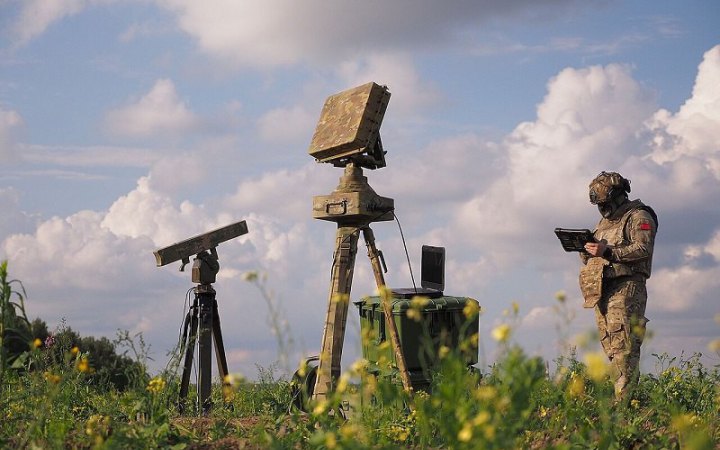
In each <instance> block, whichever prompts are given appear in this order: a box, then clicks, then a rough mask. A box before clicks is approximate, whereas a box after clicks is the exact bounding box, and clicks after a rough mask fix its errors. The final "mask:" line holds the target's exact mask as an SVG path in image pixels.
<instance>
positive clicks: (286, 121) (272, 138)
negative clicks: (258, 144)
mask: <svg viewBox="0 0 720 450" xmlns="http://www.w3.org/2000/svg"><path fill="white" fill-rule="evenodd" d="M316 121H317V113H315V112H313V113H310V112H309V111H307V110H306V109H305V108H303V107H302V106H293V107H289V108H276V109H273V110H270V111H268V112H266V113H265V114H263V115H262V117H260V119H258V129H259V132H260V137H261V138H262V139H264V140H265V141H268V142H279V143H296V142H302V141H303V140H305V139H306V138H307V136H308V130H313V129H314V128H315V123H316Z"/></svg>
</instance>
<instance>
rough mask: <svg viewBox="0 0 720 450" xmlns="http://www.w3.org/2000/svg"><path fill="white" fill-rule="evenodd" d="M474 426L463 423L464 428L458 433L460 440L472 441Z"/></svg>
mask: <svg viewBox="0 0 720 450" xmlns="http://www.w3.org/2000/svg"><path fill="white" fill-rule="evenodd" d="M472 435H473V432H472V426H471V425H470V424H469V423H466V424H465V425H463V427H462V430H460V432H459V433H458V441H460V442H470V439H472Z"/></svg>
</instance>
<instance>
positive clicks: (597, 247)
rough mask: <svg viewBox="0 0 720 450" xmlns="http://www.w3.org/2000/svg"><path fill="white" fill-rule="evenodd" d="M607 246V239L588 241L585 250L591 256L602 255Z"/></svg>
mask: <svg viewBox="0 0 720 450" xmlns="http://www.w3.org/2000/svg"><path fill="white" fill-rule="evenodd" d="M606 248H607V245H606V244H605V241H600V242H588V243H586V244H585V251H586V252H588V253H589V254H590V256H602V255H603V253H605V249H606Z"/></svg>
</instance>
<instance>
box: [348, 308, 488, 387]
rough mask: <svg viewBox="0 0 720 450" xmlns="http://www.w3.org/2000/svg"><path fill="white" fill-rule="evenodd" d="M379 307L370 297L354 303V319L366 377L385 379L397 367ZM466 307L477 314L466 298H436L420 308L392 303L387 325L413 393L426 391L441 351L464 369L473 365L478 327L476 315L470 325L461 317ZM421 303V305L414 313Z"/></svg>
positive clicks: (476, 358)
mask: <svg viewBox="0 0 720 450" xmlns="http://www.w3.org/2000/svg"><path fill="white" fill-rule="evenodd" d="M420 297H422V296H420ZM416 298H417V297H416ZM380 301H381V299H380V297H378V296H374V297H365V298H363V299H362V300H359V301H357V302H354V303H355V305H356V306H357V307H358V310H359V313H360V331H361V334H362V336H363V339H362V353H363V358H365V359H366V360H368V362H369V363H370V367H371V371H374V372H376V373H382V374H387V368H388V367H391V366H392V367H396V366H397V363H396V361H395V356H394V354H393V351H392V348H391V346H390V342H389V336H388V335H387V334H386V331H385V316H384V314H383V310H382V305H381V304H380ZM413 301H415V302H416V303H415V304H414V305H413ZM470 302H474V303H475V305H472V306H474V308H472V309H473V310H474V311H477V310H478V304H477V300H475V299H472V298H469V297H450V296H440V297H436V298H424V299H423V300H422V301H421V302H420V303H418V300H414V299H411V298H393V299H392V314H393V319H394V320H395V326H396V327H397V330H398V338H399V341H400V347H401V349H402V351H403V355H404V356H405V365H406V367H407V369H408V374H409V376H410V381H411V384H412V385H413V389H415V390H417V389H421V390H426V389H427V388H428V387H429V386H430V383H431V381H432V375H433V373H434V372H435V371H436V370H437V369H438V367H439V362H440V352H441V348H442V347H443V346H444V347H447V348H448V349H449V350H450V351H453V352H457V353H458V354H460V355H461V357H462V358H464V359H465V362H466V363H467V365H468V366H470V365H473V364H476V363H477V362H478V350H477V349H478V340H479V338H478V330H479V324H480V321H479V316H478V315H477V314H475V315H474V317H472V318H471V319H468V318H467V317H466V316H465V312H464V311H465V307H466V306H467V305H468V304H469V303H470ZM421 303H424V305H423V306H421V307H418V305H420V304H421ZM408 311H410V314H408ZM463 342H464V345H463Z"/></svg>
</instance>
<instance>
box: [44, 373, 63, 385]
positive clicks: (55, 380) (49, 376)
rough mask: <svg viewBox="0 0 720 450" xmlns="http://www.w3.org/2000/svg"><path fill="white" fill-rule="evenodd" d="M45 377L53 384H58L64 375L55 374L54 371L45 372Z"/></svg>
mask: <svg viewBox="0 0 720 450" xmlns="http://www.w3.org/2000/svg"><path fill="white" fill-rule="evenodd" d="M43 377H44V378H45V380H47V381H48V383H52V384H58V383H59V382H60V380H62V377H60V375H55V374H54V373H51V372H45V373H43Z"/></svg>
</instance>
